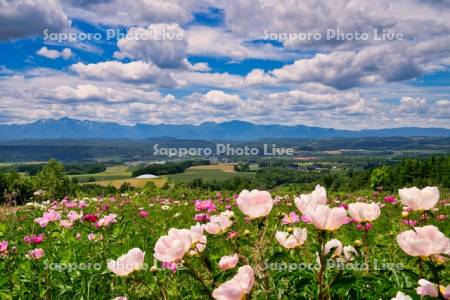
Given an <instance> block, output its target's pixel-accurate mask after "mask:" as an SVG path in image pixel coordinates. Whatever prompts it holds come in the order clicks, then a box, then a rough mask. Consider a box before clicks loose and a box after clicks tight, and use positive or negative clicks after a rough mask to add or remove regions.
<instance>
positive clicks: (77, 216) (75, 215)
mask: <svg viewBox="0 0 450 300" xmlns="http://www.w3.org/2000/svg"><path fill="white" fill-rule="evenodd" d="M82 216H83V213H80V214H79V213H77V212H76V211H74V210H71V211H69V213H68V214H67V218H68V219H69V220H70V221H76V220H79V219H81V217H82Z"/></svg>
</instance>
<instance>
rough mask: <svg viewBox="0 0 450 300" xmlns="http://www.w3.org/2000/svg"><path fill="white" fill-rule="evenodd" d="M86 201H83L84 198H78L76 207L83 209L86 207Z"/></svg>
mask: <svg viewBox="0 0 450 300" xmlns="http://www.w3.org/2000/svg"><path fill="white" fill-rule="evenodd" d="M86 206H87V205H86V201H84V200H80V201H79V202H78V208H80V209H84V208H86Z"/></svg>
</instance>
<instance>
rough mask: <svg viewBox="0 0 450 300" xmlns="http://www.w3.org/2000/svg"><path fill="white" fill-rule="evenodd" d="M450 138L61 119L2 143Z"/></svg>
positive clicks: (10, 129)
mask: <svg viewBox="0 0 450 300" xmlns="http://www.w3.org/2000/svg"><path fill="white" fill-rule="evenodd" d="M392 136H401V137H413V136H429V137H450V129H445V128H419V127H401V128H386V129H365V130H359V131H352V130H339V129H332V128H321V127H311V126H304V125H294V126H285V125H258V124H252V123H249V122H242V121H230V122H224V123H214V122H205V123H202V124H200V125H170V124H160V125H149V124H136V125H134V126H128V125H120V124H117V123H111V122H96V121H88V120H83V121H81V120H75V119H70V118H66V117H65V118H61V119H59V120H54V119H45V120H39V121H36V122H33V123H29V124H13V125H0V140H20V139H61V138H65V139H85V138H100V139H139V140H141V139H148V138H159V137H168V138H176V139H190V140H192V139H199V140H229V141H246V140H256V139H278V138H280V139H285V138H332V137H348V138H354V137H392Z"/></svg>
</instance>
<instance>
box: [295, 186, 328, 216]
mask: <svg viewBox="0 0 450 300" xmlns="http://www.w3.org/2000/svg"><path fill="white" fill-rule="evenodd" d="M294 203H295V206H297V209H298V210H299V211H301V212H302V214H306V211H307V210H308V209H310V208H312V207H314V206H316V205H325V204H327V192H326V190H325V188H324V187H323V186H320V185H316V188H315V189H314V191H313V192H312V193H310V194H301V195H300V197H296V198H295V199H294Z"/></svg>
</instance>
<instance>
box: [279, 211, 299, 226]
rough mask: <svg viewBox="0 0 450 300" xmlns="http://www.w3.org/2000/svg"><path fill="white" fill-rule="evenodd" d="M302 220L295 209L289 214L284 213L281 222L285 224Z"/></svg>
mask: <svg viewBox="0 0 450 300" xmlns="http://www.w3.org/2000/svg"><path fill="white" fill-rule="evenodd" d="M299 221H300V217H299V216H298V215H297V214H296V213H295V211H291V212H290V213H289V214H287V215H284V217H283V219H282V220H281V222H282V223H283V224H284V225H289V224H295V223H298V222H299Z"/></svg>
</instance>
